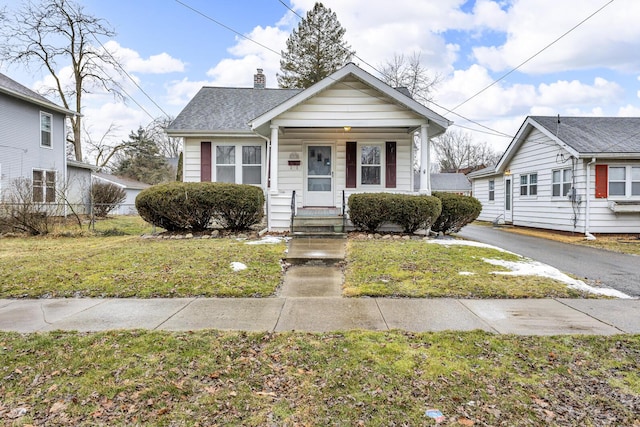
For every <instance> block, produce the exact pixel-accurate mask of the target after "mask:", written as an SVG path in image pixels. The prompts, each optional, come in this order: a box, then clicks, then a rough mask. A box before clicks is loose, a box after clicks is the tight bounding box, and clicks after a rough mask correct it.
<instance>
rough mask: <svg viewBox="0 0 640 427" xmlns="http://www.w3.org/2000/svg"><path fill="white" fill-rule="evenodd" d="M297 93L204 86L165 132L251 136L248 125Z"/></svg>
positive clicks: (294, 91) (288, 90)
mask: <svg viewBox="0 0 640 427" xmlns="http://www.w3.org/2000/svg"><path fill="white" fill-rule="evenodd" d="M300 91H301V89H254V88H228V87H227V88H225V87H211V86H205V87H203V88H202V89H200V91H198V93H197V94H196V96H194V97H193V99H192V100H191V101H190V102H189V103H188V104H187V106H186V107H184V109H183V110H182V111H181V112H180V114H178V117H176V119H175V120H174V121H173V122H172V123H171V125H170V126H169V128H168V129H167V131H168V132H169V133H180V132H185V133H189V132H203V131H209V132H211V131H216V132H251V128H250V126H249V122H250V121H251V120H252V119H254V118H256V117H258V116H260V115H261V114H263V113H265V112H267V111H269V110H271V109H272V108H274V107H276V106H278V105H280V104H281V103H282V102H284V101H286V100H287V99H289V98H291V97H292V96H294V95H296V94H298V93H299V92H300Z"/></svg>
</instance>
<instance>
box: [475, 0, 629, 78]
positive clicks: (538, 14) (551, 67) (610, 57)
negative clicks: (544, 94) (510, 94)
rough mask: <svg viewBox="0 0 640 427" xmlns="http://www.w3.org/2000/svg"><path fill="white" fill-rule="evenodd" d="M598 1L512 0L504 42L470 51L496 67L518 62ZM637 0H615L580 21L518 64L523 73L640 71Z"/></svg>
mask: <svg viewBox="0 0 640 427" xmlns="http://www.w3.org/2000/svg"><path fill="white" fill-rule="evenodd" d="M602 5H603V2H602V1H600V0H582V1H580V2H569V1H557V0H515V1H514V2H513V3H512V5H511V7H510V8H509V10H508V12H507V16H506V18H505V22H507V23H508V25H507V41H506V43H504V44H503V45H500V46H479V47H476V48H474V49H473V52H474V55H475V57H476V58H477V60H478V62H479V63H480V64H481V65H483V66H485V67H487V68H489V69H491V70H495V71H502V70H506V69H508V68H513V67H516V66H518V65H519V64H520V63H522V62H523V61H525V60H526V59H528V58H529V57H530V56H532V55H534V54H535V53H536V52H538V51H539V50H540V49H542V48H543V47H545V46H546V45H548V44H550V43H551V42H553V41H554V40H555V39H556V38H558V37H560V36H561V35H562V34H564V33H565V32H567V31H569V30H571V28H572V27H574V26H576V25H577V24H578V23H579V22H580V21H582V20H583V19H585V18H587V17H588V16H589V15H590V14H592V13H594V12H595V11H596V10H597V9H598V8H600V7H601V6H602ZM638 16H640V2H638V1H637V0H618V1H616V2H614V3H611V4H610V5H608V6H607V7H605V8H604V9H603V10H601V11H600V12H598V13H597V14H596V15H594V16H593V17H592V18H591V19H589V20H588V21H586V22H585V23H584V24H582V25H580V26H579V27H577V28H576V29H574V30H573V31H571V32H570V33H569V34H568V35H566V36H565V37H563V38H562V39H561V40H560V41H558V42H557V43H556V44H554V45H553V46H551V47H549V48H548V49H546V50H545V51H543V52H542V53H540V54H539V55H538V56H537V57H536V58H535V59H533V60H532V61H531V62H529V63H528V64H526V65H525V66H523V67H522V71H524V72H526V73H537V74H539V73H549V72H561V71H566V70H576V69H588V68H600V67H606V68H613V69H620V70H638V69H640V58H639V57H638V56H637V55H632V54H630V52H637V51H638V50H640V26H638V25H637V22H636V21H637V17H638Z"/></svg>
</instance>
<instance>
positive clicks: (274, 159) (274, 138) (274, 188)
mask: <svg viewBox="0 0 640 427" xmlns="http://www.w3.org/2000/svg"><path fill="white" fill-rule="evenodd" d="M270 190H271V193H272V194H275V193H277V192H278V126H277V125H271V188H270Z"/></svg>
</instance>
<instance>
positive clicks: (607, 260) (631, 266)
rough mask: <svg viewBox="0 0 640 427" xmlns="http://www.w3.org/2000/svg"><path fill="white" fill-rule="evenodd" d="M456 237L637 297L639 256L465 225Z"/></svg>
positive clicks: (492, 228)
mask: <svg viewBox="0 0 640 427" xmlns="http://www.w3.org/2000/svg"><path fill="white" fill-rule="evenodd" d="M457 236H459V237H463V238H465V239H469V240H475V241H477V242H481V243H487V244H489V245H493V246H498V247H500V248H503V249H506V250H508V251H511V252H514V253H517V254H519V255H522V256H525V257H528V258H531V259H534V260H536V261H540V262H543V263H545V264H549V265H551V266H553V267H555V268H557V269H558V270H560V271H562V272H564V273H569V274H573V275H575V276H576V277H578V278H580V279H581V280H583V281H584V282H586V283H588V284H590V285H595V286H606V287H609V288H613V289H617V290H619V291H621V292H624V293H625V294H627V295H631V296H635V297H640V257H638V256H636V255H626V254H620V253H616V252H610V251H605V250H602V249H595V248H590V247H586V246H579V245H572V244H569V243H562V242H556V241H553V240H547V239H543V238H539V237H533V236H525V235H521V234H516V233H510V232H508V231H505V230H503V229H500V228H499V227H498V228H496V227H490V226H482V225H473V224H471V225H467V226H466V227H464V228H463V229H462V230H461V231H460V232H459V233H457Z"/></svg>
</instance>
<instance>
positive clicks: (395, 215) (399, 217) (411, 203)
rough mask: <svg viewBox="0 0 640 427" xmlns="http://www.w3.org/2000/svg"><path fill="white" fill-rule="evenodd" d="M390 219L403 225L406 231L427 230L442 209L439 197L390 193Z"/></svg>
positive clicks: (388, 201)
mask: <svg viewBox="0 0 640 427" xmlns="http://www.w3.org/2000/svg"><path fill="white" fill-rule="evenodd" d="M390 196H391V197H389V199H388V200H387V203H389V208H388V210H389V218H390V219H389V221H390V222H392V223H394V224H398V225H399V226H400V227H402V230H403V231H404V232H405V233H415V232H416V231H417V230H427V229H428V228H429V227H430V226H431V224H433V222H434V221H435V220H436V218H438V216H439V215H440V211H441V205H440V200H439V199H438V198H437V197H432V196H423V195H415V196H414V195H409V194H390Z"/></svg>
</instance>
